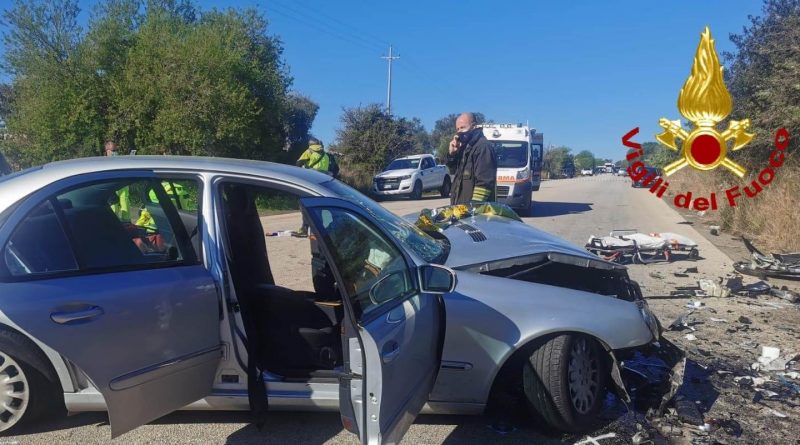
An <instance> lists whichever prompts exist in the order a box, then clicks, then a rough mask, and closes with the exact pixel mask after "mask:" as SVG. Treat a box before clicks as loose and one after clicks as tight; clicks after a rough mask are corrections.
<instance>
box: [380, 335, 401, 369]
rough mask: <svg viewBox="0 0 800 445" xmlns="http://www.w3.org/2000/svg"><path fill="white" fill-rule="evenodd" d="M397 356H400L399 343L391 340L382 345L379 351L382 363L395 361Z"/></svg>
mask: <svg viewBox="0 0 800 445" xmlns="http://www.w3.org/2000/svg"><path fill="white" fill-rule="evenodd" d="M398 355H400V343H397V342H396V341H394V340H392V341H390V342H388V343H386V344H385V345H383V350H382V351H381V360H383V363H389V362H391V361H392V360H394V359H396V358H397V356H398Z"/></svg>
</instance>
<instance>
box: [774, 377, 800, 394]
mask: <svg viewBox="0 0 800 445" xmlns="http://www.w3.org/2000/svg"><path fill="white" fill-rule="evenodd" d="M795 374H796V373H795ZM778 382H779V383H780V384H781V386H783V387H784V388H786V389H788V390H789V391H790V392H793V393H795V394H797V395H800V385H798V384H796V383H792V382H790V381H789V380H788V379H787V378H786V377H784V376H782V375H778Z"/></svg>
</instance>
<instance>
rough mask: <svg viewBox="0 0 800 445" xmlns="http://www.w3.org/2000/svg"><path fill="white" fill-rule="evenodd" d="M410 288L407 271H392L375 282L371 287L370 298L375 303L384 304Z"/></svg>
mask: <svg viewBox="0 0 800 445" xmlns="http://www.w3.org/2000/svg"><path fill="white" fill-rule="evenodd" d="M407 289H408V282H407V281H406V271H405V270H398V271H396V272H392V273H390V274H388V275H386V276H384V277H383V278H381V279H380V280H378V282H377V283H375V284H373V285H372V287H371V288H370V289H369V299H370V301H372V303H373V304H382V303H384V302H386V301H389V300H391V299H392V298H394V297H396V296H398V295H400V294H402V293H403V292H404V291H405V290H407Z"/></svg>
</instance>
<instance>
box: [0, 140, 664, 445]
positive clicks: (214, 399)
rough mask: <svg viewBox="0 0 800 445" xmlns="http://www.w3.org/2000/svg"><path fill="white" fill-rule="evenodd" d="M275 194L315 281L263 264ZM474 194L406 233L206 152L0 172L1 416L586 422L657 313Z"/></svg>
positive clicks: (613, 269)
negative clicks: (318, 413)
mask: <svg viewBox="0 0 800 445" xmlns="http://www.w3.org/2000/svg"><path fill="white" fill-rule="evenodd" d="M278 194H280V195H281V196H282V197H281V199H277V198H276V196H277V195H278ZM287 195H288V196H291V197H294V198H295V200H296V201H295V202H296V203H298V205H299V207H300V209H301V210H302V212H303V219H304V221H306V222H307V223H308V224H309V225H310V227H311V237H310V238H311V249H308V248H306V249H305V250H306V252H307V255H309V256H310V257H311V258H310V260H311V261H310V263H311V265H312V269H313V272H314V274H313V281H314V282H313V288H314V291H313V292H311V291H307V290H296V289H292V288H290V287H285V286H280V285H279V284H276V282H275V279H274V277H273V274H272V271H271V269H272V268H274V267H275V265H276V263H279V262H283V261H288V260H289V259H288V258H283V257H275V256H274V255H270V254H269V253H268V252H267V243H266V241H265V236H264V235H265V231H266V232H269V231H268V230H265V227H264V226H263V222H262V221H263V220H262V217H263V210H264V208H265V206H267V207H269V206H270V205H274V204H275V203H282V202H285V201H286V199H285V197H286V196H287ZM483 208H484V211H478V209H476V208H473V209H467V211H466V212H463V211H462V212H460V213H459V214H458V215H456V214H454V215H452V216H451V217H450V218H449V219H448V220H447V221H439V222H438V224H439V225H437V226H435V229H432V228H431V227H430V226H423V228H424V229H425V230H423V229H421V228H420V227H418V226H417V225H415V224H412V223H410V222H408V221H406V220H404V219H402V218H400V217H398V216H396V215H394V214H392V213H391V212H389V211H387V210H386V209H384V208H383V207H381V206H380V205H378V204H376V203H375V202H374V201H372V200H370V199H369V198H367V197H365V196H363V195H362V194H360V193H359V192H357V191H355V190H353V189H352V188H350V187H348V186H346V185H345V184H343V183H341V182H339V181H336V180H332V179H331V178H329V177H328V176H326V175H323V174H320V173H316V172H313V171H309V170H303V169H299V168H295V167H290V166H286V165H279V164H272V163H266V162H255V161H242V160H229V159H217V158H213V159H210V158H183V157H138V156H137V157H116V158H100V159H82V160H73V161H66V162H59V163H53V164H48V165H46V166H44V167H40V168H36V169H32V170H29V171H26V172H22V173H18V174H15V175H12V176H9V177H4V178H2V179H1V180H0V246H2V249H3V253H2V254H3V260H2V261H0V294H2V295H3V299H2V301H0V358H2V360H3V363H2V365H3V368H2V369H3V371H2V372H4V373H6V374H7V375H8V376H9V378H7V379H4V380H2V382H0V385H4V389H3V393H4V394H7V399H8V400H6V403H4V404H3V408H2V411H3V412H2V413H0V430H8V429H11V428H13V427H15V426H16V425H17V424H19V423H20V422H21V421H26V420H30V419H35V418H36V416H38V415H41V414H44V413H46V412H48V411H49V410H51V409H56V408H58V406H57V405H59V404H61V402H62V401H63V404H64V405H65V406H66V408H67V409H68V410H69V411H73V412H74V411H90V410H108V412H109V419H110V424H111V427H112V434H113V435H115V436H116V435H119V434H122V433H124V432H126V431H128V430H130V429H133V428H135V427H136V426H138V425H141V424H143V423H146V422H149V421H151V420H153V419H155V418H157V417H159V416H162V415H164V414H166V413H168V412H170V411H173V410H177V409H223V410H231V409H243V410H244V409H252V410H254V412H255V413H256V415H258V416H259V418H263V417H264V416H268V413H267V411H268V410H274V409H279V410H338V411H340V412H341V416H342V422H343V425H344V426H345V427H346V428H347V429H348V430H350V431H352V432H354V433H356V434H358V435H359V437H360V439H361V441H362V442H365V443H366V442H370V443H377V442H386V443H394V442H397V441H399V440H400V438H401V437H402V436H403V434H404V433H405V431H406V430H407V429H408V427H409V425H410V424H411V423H412V422H413V420H414V418H415V417H416V415H417V414H418V413H420V412H421V411H423V410H426V411H428V412H437V413H460V414H479V413H483V412H485V411H486V410H487V409H491V407H492V404H493V403H495V401H496V400H498V399H502V397H503V396H505V395H508V394H511V395H512V396H518V397H519V398H521V399H525V400H527V404H528V405H529V406H530V407H531V408H532V409H533V410H534V411H536V412H538V414H540V415H541V416H542V417H543V418H544V419H545V420H546V422H547V423H548V424H549V425H551V426H552V427H554V428H556V429H560V430H564V431H576V430H579V429H582V428H585V427H586V426H587V425H590V424H591V420H592V419H593V418H594V416H595V414H596V413H597V412H598V410H599V409H600V407H601V405H602V403H603V399H604V396H605V394H606V392H607V391H608V390H612V391H615V392H617V393H618V394H620V395H621V396H622V397H623V398H627V394H626V389H625V387H624V384H623V382H622V380H621V378H620V374H621V373H620V368H621V367H620V363H619V357H624V356H626V355H628V354H630V352H631V351H644V350H646V349H649V348H653V347H657V346H658V343H657V340H658V339H659V326H658V322H657V320H656V319H655V317H654V316H653V314H652V313H651V312H650V310H649V309H648V307H647V304H646V302H645V301H644V300H643V298H642V295H641V292H640V290H639V288H638V286H637V285H636V284H635V283H634V282H632V281H631V280H630V279H629V278H628V274H627V272H626V269H625V267H624V266H621V265H618V264H613V263H609V262H606V261H603V260H600V259H599V258H597V257H595V256H594V255H591V254H589V253H588V252H586V251H585V250H583V249H581V248H579V247H576V246H573V245H571V244H569V243H567V242H565V241H563V240H561V239H558V238H556V237H554V236H552V235H550V234H547V233H545V232H542V231H540V230H537V229H536V228H534V227H531V226H528V225H526V224H524V223H522V222H521V221H519V220H517V219H514V218H513V217H510V216H504V215H503V208H502V207H499V206H496V205H494V204H487V205H484V206H483ZM487 209H488V210H487ZM498 209H499V210H498ZM461 210H463V209H461ZM497 213H499V214H497ZM295 253H296V252H295Z"/></svg>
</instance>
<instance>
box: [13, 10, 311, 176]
mask: <svg viewBox="0 0 800 445" xmlns="http://www.w3.org/2000/svg"><path fill="white" fill-rule="evenodd" d="M78 13H79V10H78V7H77V2H76V1H75V0H44V1H42V0H15V2H14V3H13V5H12V6H11V8H9V9H8V10H7V11H5V13H4V18H5V22H6V23H7V24H8V26H7V31H6V32H5V33H4V41H5V44H6V48H7V50H6V54H5V57H4V65H3V66H4V69H5V70H6V71H8V72H10V73H11V74H12V75H13V76H14V77H13V89H14V98H15V100H14V108H13V112H12V113H10V115H9V118H8V119H7V120H8V126H9V131H10V132H11V133H12V134H13V135H15V136H18V137H16V138H15V140H14V142H13V143H7V144H4V150H5V151H6V154H10V155H11V156H10V157H12V158H13V159H14V161H15V163H16V164H18V165H23V166H24V165H31V164H39V163H43V162H48V161H51V160H55V159H64V158H71V157H77V156H87V155H97V154H100V152H101V151H100V150H101V147H102V145H103V142H104V141H105V140H106V139H113V140H115V141H116V142H118V144H119V145H120V147H121V148H122V150H123V152H124V151H127V150H129V149H136V150H137V151H138V152H139V153H142V154H186V155H208V156H228V157H239V158H251V159H272V160H279V161H280V160H284V161H285V160H287V158H288V157H290V155H289V154H288V153H287V150H286V148H287V142H288V148H289V150H288V151H289V152H291V151H292V146H293V144H302V143H303V140H305V139H306V138H307V135H308V129H309V128H310V127H311V122H312V121H313V119H314V116H315V115H316V111H317V108H318V107H317V105H316V104H314V103H313V102H312V101H311V100H310V99H308V98H303V97H301V96H294V95H292V94H290V93H289V86H290V84H291V78H290V77H289V75H288V72H287V69H286V67H285V65H284V62H283V61H282V59H281V54H282V47H281V44H280V41H279V40H278V39H277V38H276V37H274V36H271V35H269V34H268V29H267V21H266V20H265V19H264V17H262V16H261V15H259V14H258V13H256V12H255V11H253V10H242V11H239V10H233V9H228V10H224V11H218V10H211V11H207V12H203V13H201V12H200V11H198V10H196V9H195V8H194V7H193V6H192V4H191V3H190V2H189V1H188V0H148V1H140V0H111V1H109V2H107V3H103V4H101V5H100V6H99V7H98V8H96V10H95V11H94V13H93V15H92V17H91V19H90V21H89V26H88V30H87V31H86V32H85V33H84V32H83V30H82V29H81V28H80V27H79V26H78V25H77V15H78Z"/></svg>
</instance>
